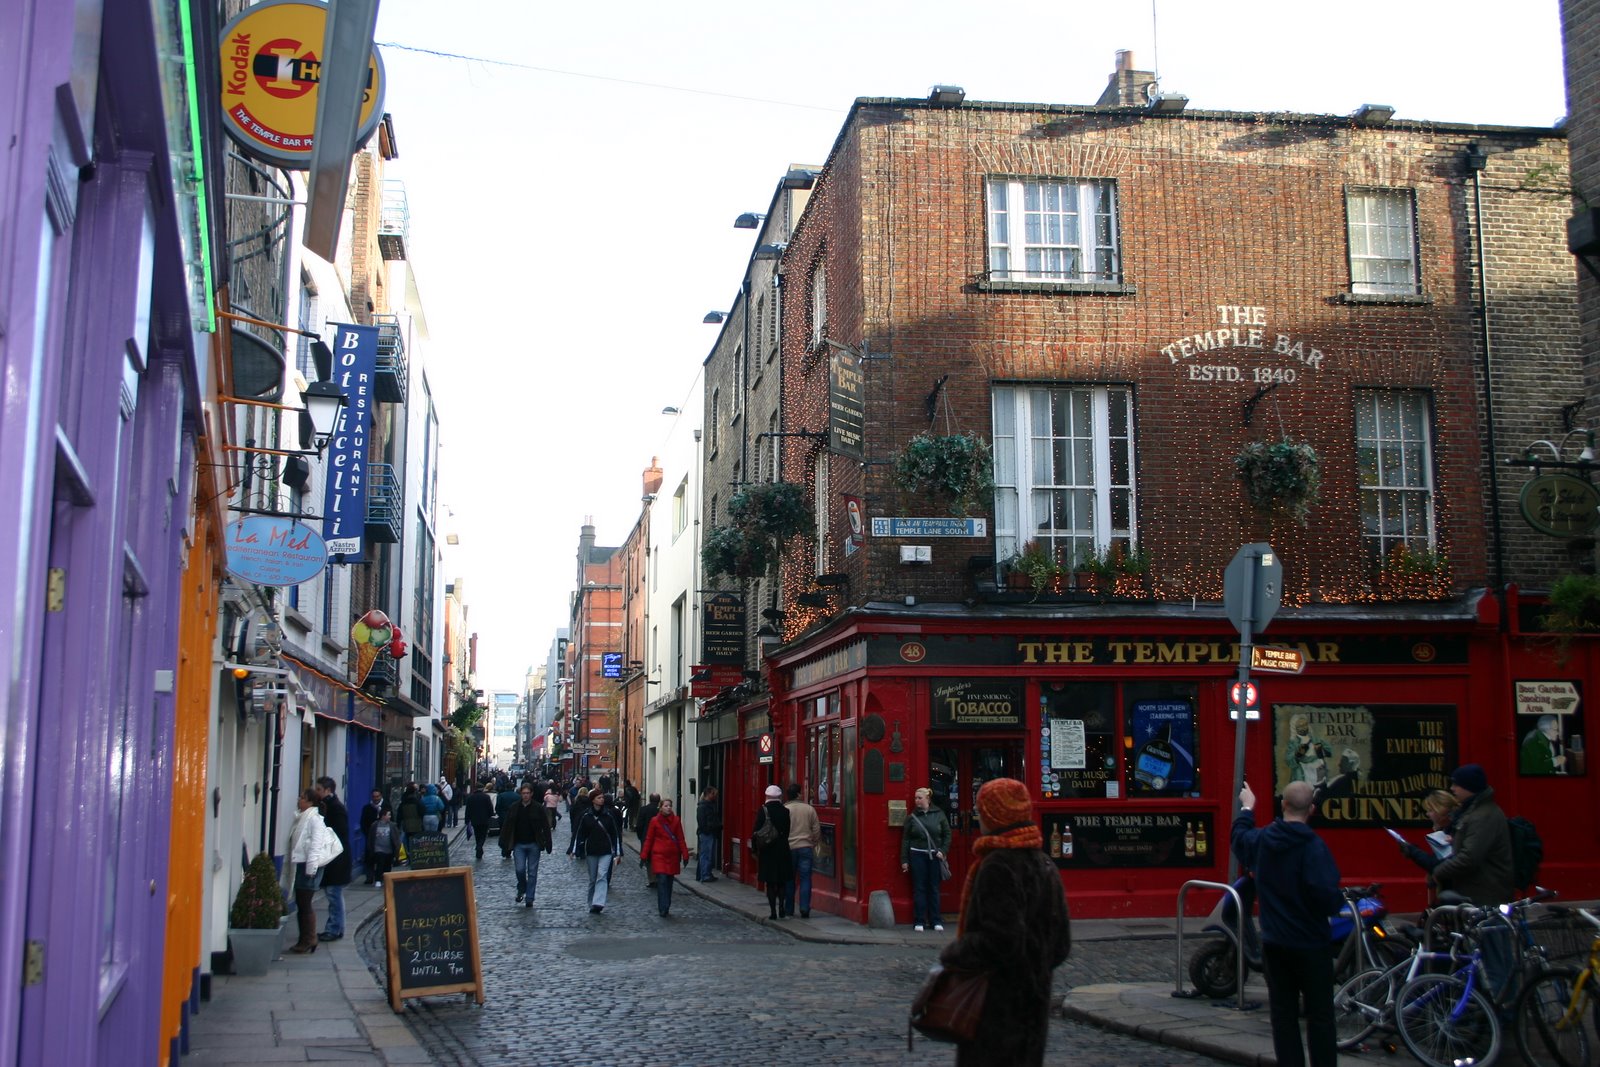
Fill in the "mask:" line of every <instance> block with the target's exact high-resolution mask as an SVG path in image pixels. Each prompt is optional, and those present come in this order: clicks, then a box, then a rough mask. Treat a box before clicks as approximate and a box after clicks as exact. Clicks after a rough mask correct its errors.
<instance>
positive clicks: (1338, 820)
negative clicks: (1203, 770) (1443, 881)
mask: <svg viewBox="0 0 1600 1067" xmlns="http://www.w3.org/2000/svg"><path fill="white" fill-rule="evenodd" d="M1272 729H1273V742H1274V743H1273V751H1274V754H1275V757H1276V758H1275V760H1274V763H1275V764H1276V781H1275V782H1274V787H1275V788H1274V792H1275V793H1276V795H1278V796H1280V797H1281V796H1282V795H1283V790H1284V788H1285V787H1286V786H1288V784H1289V783H1290V782H1296V781H1303V782H1308V783H1310V785H1311V788H1312V796H1313V798H1314V799H1315V801H1316V804H1317V806H1316V809H1315V810H1314V811H1313V812H1312V814H1311V825H1312V826H1323V827H1331V828H1341V827H1397V826H1426V825H1428V818H1427V814H1426V813H1425V812H1424V811H1423V808H1422V800H1423V798H1424V797H1425V796H1427V795H1428V793H1429V792H1430V791H1431V790H1434V789H1447V788H1449V785H1450V772H1451V770H1453V769H1454V768H1455V766H1456V706H1455V705H1454V704H1276V705H1274V706H1273V709H1272Z"/></svg>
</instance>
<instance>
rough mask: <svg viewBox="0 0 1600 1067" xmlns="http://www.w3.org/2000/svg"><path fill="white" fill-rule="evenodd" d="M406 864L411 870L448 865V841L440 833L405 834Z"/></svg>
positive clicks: (423, 869) (420, 832)
mask: <svg viewBox="0 0 1600 1067" xmlns="http://www.w3.org/2000/svg"><path fill="white" fill-rule="evenodd" d="M406 865H407V866H408V867H410V868H411V869H412V870H413V871H425V870H428V869H430V868H433V867H448V866H450V841H449V839H448V838H447V837H446V836H445V835H444V834H442V833H431V834H430V833H424V832H422V831H418V832H417V833H414V834H407V835H406Z"/></svg>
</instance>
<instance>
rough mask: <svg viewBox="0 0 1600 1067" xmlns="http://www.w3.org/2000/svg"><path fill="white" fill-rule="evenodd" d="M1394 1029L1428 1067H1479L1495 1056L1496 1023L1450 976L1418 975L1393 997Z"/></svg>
mask: <svg viewBox="0 0 1600 1067" xmlns="http://www.w3.org/2000/svg"><path fill="white" fill-rule="evenodd" d="M1394 1018H1395V1026H1396V1028H1397V1029H1398V1030H1399V1031H1400V1040H1401V1041H1402V1042H1403V1043H1404V1044H1405V1046H1406V1048H1408V1049H1410V1050H1411V1054H1412V1055H1413V1056H1415V1057H1416V1058H1417V1059H1418V1060H1420V1061H1421V1062H1422V1063H1424V1064H1426V1065H1427V1067H1462V1065H1464V1064H1469V1063H1470V1064H1477V1065H1479V1067H1484V1065H1487V1064H1490V1063H1493V1062H1494V1059H1495V1057H1497V1056H1498V1055H1500V1021H1499V1020H1498V1019H1496V1018H1495V1014H1494V1008H1492V1007H1490V1005H1489V1002H1488V1001H1487V1000H1486V999H1484V996H1483V994H1482V993H1479V992H1478V991H1477V990H1476V989H1468V988H1467V984H1466V982H1464V981H1462V980H1461V979H1459V978H1457V977H1455V976H1454V975H1449V974H1423V975H1418V976H1417V977H1415V978H1413V979H1411V981H1409V982H1407V983H1406V984H1405V985H1403V986H1401V987H1400V992H1399V993H1398V994H1396V996H1395V1006H1394Z"/></svg>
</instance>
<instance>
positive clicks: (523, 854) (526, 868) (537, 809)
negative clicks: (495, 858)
mask: <svg viewBox="0 0 1600 1067" xmlns="http://www.w3.org/2000/svg"><path fill="white" fill-rule="evenodd" d="M517 795H518V798H519V799H518V802H517V803H515V804H513V805H512V806H511V810H510V811H509V812H507V813H506V815H505V816H504V817H503V819H502V821H501V824H500V850H501V851H502V852H504V851H505V850H506V849H508V848H509V849H510V850H511V852H512V855H513V856H514V858H515V859H516V864H517V901H516V902H517V903H518V904H521V905H523V906H524V907H528V908H531V907H533V894H534V891H535V890H536V889H538V887H539V853H541V852H545V853H548V852H550V851H551V842H550V817H549V816H548V815H546V814H545V813H544V802H543V801H537V800H536V799H535V798H534V795H533V786H532V785H524V786H522V788H521V789H519V790H518V791H517Z"/></svg>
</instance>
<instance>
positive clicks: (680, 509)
mask: <svg viewBox="0 0 1600 1067" xmlns="http://www.w3.org/2000/svg"><path fill="white" fill-rule="evenodd" d="M688 526H689V479H688V477H687V476H685V477H684V479H683V481H681V482H679V483H678V488H677V491H676V492H674V493H673V494H672V539H673V540H674V541H676V540H677V539H678V535H679V534H681V533H683V531H684V530H685V529H687V528H688Z"/></svg>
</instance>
